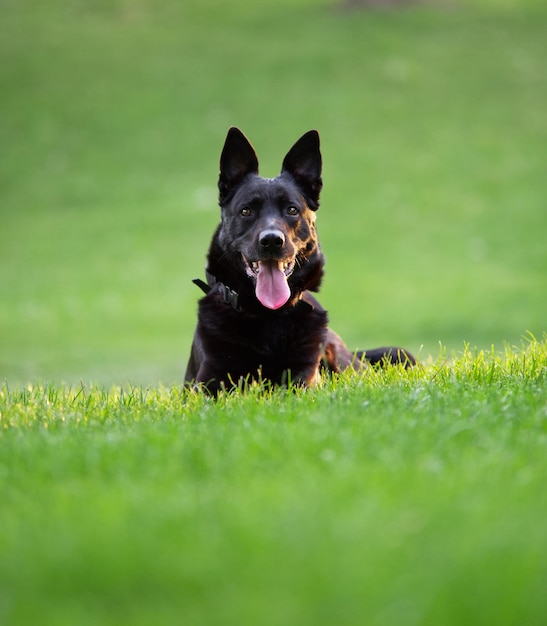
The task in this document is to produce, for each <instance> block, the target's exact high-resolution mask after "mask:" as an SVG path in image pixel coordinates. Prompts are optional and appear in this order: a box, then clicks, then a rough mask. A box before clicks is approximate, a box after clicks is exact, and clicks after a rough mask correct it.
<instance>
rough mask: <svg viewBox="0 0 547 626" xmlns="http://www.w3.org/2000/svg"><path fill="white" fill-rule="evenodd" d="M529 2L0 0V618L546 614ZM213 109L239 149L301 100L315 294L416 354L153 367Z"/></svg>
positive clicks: (543, 25)
mask: <svg viewBox="0 0 547 626" xmlns="http://www.w3.org/2000/svg"><path fill="white" fill-rule="evenodd" d="M546 33H547V7H546V6H545V3H544V2H542V1H539V0H537V1H536V0H518V1H517V0H499V1H496V0H459V1H458V0H451V1H450V2H448V1H447V2H444V3H441V2H440V0H439V2H434V0H431V1H430V2H428V3H423V5H422V6H412V7H409V8H407V9H404V10H372V11H371V10H355V11H351V10H342V9H341V8H340V6H335V3H332V2H327V1H326V0H325V1H317V2H316V1H313V0H276V1H275V2H273V0H261V1H260V2H252V3H249V2H247V1H245V2H244V1H243V0H234V1H231V2H224V3H221V2H215V1H213V0H188V1H186V0H185V2H175V1H174V0H173V1H160V2H152V1H151V0H93V1H90V2H83V1H80V0H71V1H70V2H66V1H64V0H48V2H44V3H32V2H30V1H27V0H0V107H1V109H0V110H1V115H0V624H2V625H4V624H5V625H6V626H23V625H25V626H26V625H27V624H40V625H45V626H64V625H66V626H73V625H74V624H78V625H79V626H80V625H81V626H95V625H99V624H100V625H101V626H109V625H112V626H124V625H126V624H127V625H128V626H129V625H130V626H141V625H142V626H144V625H146V626H148V625H152V624H154V625H156V624H191V625H192V626H201V625H203V626H210V625H216V624H219V625H220V624H222V625H230V626H231V625H234V626H235V625H236V624H237V625H238V626H239V625H246V624H249V625H251V624H252V625H253V626H254V625H255V624H260V625H264V626H274V625H279V626H281V625H283V626H293V625H294V626H321V625H323V624H325V625H327V624H329V625H330V624H335V625H336V626H346V625H347V626H349V625H351V626H353V625H355V626H361V625H362V624H366V625H367V626H414V625H416V626H422V625H425V626H429V625H431V626H460V625H461V624H468V625H470V626H478V625H480V626H482V625H485V626H486V625H488V626H489V625H490V624H496V626H505V625H507V626H509V625H511V626H513V625H515V624H519V625H520V624H522V625H526V626H536V625H537V626H539V625H540V624H544V623H545V615H546V614H547V601H546V600H545V589H546V588H547V566H546V563H547V533H546V532H545V523H544V520H545V518H546V514H547V493H546V490H545V478H546V471H547V454H546V444H547V429H546V418H547V385H546V383H547V380H546V376H547V335H546V334H545V333H546V331H547V324H546V322H545V320H546V312H547V245H546V244H545V235H546V233H547V212H546V211H545V198H547V177H546V176H545V164H546V163H547V141H546V139H547V115H546V111H547V78H546V74H545V61H546V59H547V36H546ZM233 124H235V125H238V126H240V127H241V128H242V129H243V130H244V131H245V132H246V133H247V134H248V136H249V137H250V138H251V140H252V141H253V143H254V144H255V146H256V148H257V151H258V154H259V157H260V158H261V165H262V169H261V171H262V173H263V174H265V175H275V174H276V173H277V172H278V170H279V167H280V164H281V159H282V157H283V156H284V154H285V153H286V151H287V149H288V148H289V147H290V145H291V144H292V143H293V142H294V140H295V139H296V138H297V137H299V136H300V135H301V134H302V133H303V132H304V131H306V130H308V129H309V128H317V129H319V131H320V133H321V137H322V147H323V156H324V166H325V171H324V184H325V186H324V192H323V196H322V206H321V209H320V211H319V214H318V220H319V222H318V225H319V232H320V235H321V240H322V244H323V248H324V251H325V253H326V256H327V259H328V266H327V274H326V277H325V281H324V287H323V289H322V291H321V301H322V303H323V304H324V305H325V306H326V308H328V310H329V314H330V318H331V322H332V325H333V327H334V328H335V329H336V330H337V331H338V332H339V333H340V334H341V335H342V336H343V337H344V338H345V339H346V340H347V342H348V344H349V345H350V346H352V347H353V346H355V347H361V348H368V347H374V346H375V345H380V344H385V343H397V344H400V345H404V346H406V347H408V348H409V349H411V350H413V351H415V352H416V353H419V354H420V358H421V360H422V362H423V364H424V365H423V367H420V368H417V369H415V370H412V371H410V372H402V371H399V370H398V369H390V370H388V371H386V372H375V371H369V372H365V373H362V374H361V375H345V376H342V377H340V378H335V379H333V380H325V381H323V383H322V385H320V386H319V387H318V388H317V389H313V390H309V391H307V392H302V391H296V392H286V391H283V390H276V391H271V390H261V389H251V390H250V391H249V393H247V394H246V395H241V394H238V393H236V394H233V395H230V396H222V397H221V398H220V399H219V401H218V402H213V401H211V400H210V399H208V398H206V397H204V396H203V395H200V394H196V393H192V392H188V391H187V390H184V389H183V388H182V387H181V384H180V381H181V378H182V376H183V373H184V369H185V361H186V358H187V354H188V348H189V345H190V341H191V336H192V332H193V327H194V324H195V312H196V302H197V299H198V297H199V295H200V294H199V291H198V290H197V289H196V288H195V287H194V286H193V285H192V284H191V279H192V278H195V277H197V276H201V275H202V273H203V268H204V261H205V252H206V248H207V245H208V241H209V238H210V236H211V234H212V231H213V229H214V227H215V226H216V223H217V220H218V209H217V206H216V189H215V186H216V178H217V175H218V157H219V153H220V149H221V147H222V143H223V141H224V137H225V133H226V130H227V128H228V127H229V126H230V125H233ZM534 336H535V337H536V338H537V339H534ZM523 337H525V339H523ZM492 345H494V346H495V348H492ZM465 346H469V347H465ZM510 346H517V347H510Z"/></svg>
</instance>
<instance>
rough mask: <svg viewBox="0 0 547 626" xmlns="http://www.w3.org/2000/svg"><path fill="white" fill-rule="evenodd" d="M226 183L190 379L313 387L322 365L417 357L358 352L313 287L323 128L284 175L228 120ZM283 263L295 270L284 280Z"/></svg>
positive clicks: (319, 272)
mask: <svg viewBox="0 0 547 626" xmlns="http://www.w3.org/2000/svg"><path fill="white" fill-rule="evenodd" d="M218 187H219V200H220V207H221V223H220V224H219V226H218V228H217V229H216V231H215V234H214V235H213V239H212V242H211V245H210V248H209V253H208V255H207V276H208V282H209V287H208V288H204V290H205V291H207V292H208V293H207V295H206V296H205V297H204V298H202V299H201V300H200V302H199V312H198V324H197V328H196V332H195V335H194V341H193V344H192V353H191V356H190V360H189V362H188V368H187V370H186V376H185V380H186V381H187V382H194V383H201V384H203V385H204V386H205V387H206V389H207V390H208V391H209V392H211V393H213V394H216V393H217V392H218V391H219V390H220V389H221V388H222V387H226V388H230V387H232V386H236V385H239V384H241V382H242V381H247V380H249V379H253V380H256V379H262V380H268V381H271V382H272V383H274V384H287V383H289V382H293V383H296V384H303V385H312V384H314V382H315V381H316V380H317V378H318V375H319V371H320V368H321V367H326V368H327V369H328V370H330V371H333V372H338V371H341V370H342V369H345V368H346V367H355V368H356V369H358V368H360V367H363V365H364V364H366V363H372V364H382V363H384V362H389V363H404V364H405V365H413V364H415V359H414V357H413V356H412V355H411V354H410V353H408V352H407V351H406V350H402V349H401V348H379V349H377V350H373V351H369V352H366V351H362V352H356V353H352V352H350V351H349V350H348V349H347V348H346V346H345V345H344V343H343V342H342V340H341V339H340V338H339V337H338V336H337V335H336V334H335V333H334V332H333V331H332V330H330V329H329V328H328V325H327V324H328V318H327V313H326V311H325V310H324V309H323V308H322V307H321V305H320V304H319V303H318V302H317V300H316V299H315V298H314V297H313V296H312V295H311V294H310V291H318V290H319V286H320V284H321V278H322V276H323V266H324V258H323V254H322V252H321V249H320V247H319V241H318V239H317V232H316V229H315V217H316V211H317V209H318V208H319V194H320V191H321V187H322V180H321V152H320V149H319V134H318V133H317V131H315V130H311V131H309V132H307V133H306V134H305V135H303V136H302V137H301V138H300V139H299V140H298V141H297V142H296V143H295V144H294V146H293V147H292V148H291V149H290V151H289V152H288V154H287V156H286V157H285V159H284V161H283V166H282V169H281V173H280V175H279V176H277V177H276V178H273V179H267V178H262V177H260V176H259V175H258V159H257V156H256V153H255V151H254V149H253V147H252V145H251V144H250V143H249V141H248V139H247V138H246V137H245V135H244V134H243V133H242V132H241V131H240V130H239V129H237V128H230V130H229V131H228V136H227V137H226V142H225V144H224V149H223V150H222V154H221V158H220V176H219V182H218ZM263 268H266V269H265V270H264V273H263V274H261V277H260V281H259V278H258V275H259V273H260V272H262V271H263ZM281 271H283V274H284V275H285V276H287V275H288V278H286V279H284V280H281V279H280V277H281V276H282V275H281V273H280V272H281ZM262 276H266V277H267V278H264V279H263V278H262ZM270 277H271V280H270ZM197 282H201V281H197ZM258 282H260V284H261V285H265V287H262V291H259V288H258ZM272 285H275V287H272ZM287 286H288V288H287ZM280 291H281V292H282V294H281V295H279V292H280ZM264 292H265V296H263V295H261V294H263V293H264ZM259 295H260V296H261V297H260V299H259ZM264 302H266V304H264Z"/></svg>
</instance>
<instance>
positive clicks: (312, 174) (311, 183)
mask: <svg viewBox="0 0 547 626" xmlns="http://www.w3.org/2000/svg"><path fill="white" fill-rule="evenodd" d="M321 164H322V161H321V151H320V150H319V133H318V132H317V131H316V130H310V131H308V132H307V133H306V134H305V135H302V137H300V139H299V140H298V141H297V142H296V143H295V144H294V146H293V147H292V148H291V149H290V150H289V152H288V154H287V156H286V157H285V159H284V161H283V167H282V168H281V173H282V174H283V172H288V173H289V174H290V175H291V176H292V177H293V178H294V180H295V181H296V183H297V184H298V186H299V187H300V188H301V189H302V191H303V192H304V195H305V196H306V198H307V200H308V203H309V206H310V209H313V210H314V211H316V210H317V209H318V208H319V194H320V192H321V187H322V186H323V181H322V180H321Z"/></svg>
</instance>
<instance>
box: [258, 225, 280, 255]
mask: <svg viewBox="0 0 547 626" xmlns="http://www.w3.org/2000/svg"><path fill="white" fill-rule="evenodd" d="M258 243H259V245H260V247H261V248H262V250H263V251H265V252H274V251H276V250H279V249H280V248H282V247H283V244H284V243H285V235H284V234H283V233H282V232H281V231H280V230H263V231H262V232H261V233H260V235H259V236H258Z"/></svg>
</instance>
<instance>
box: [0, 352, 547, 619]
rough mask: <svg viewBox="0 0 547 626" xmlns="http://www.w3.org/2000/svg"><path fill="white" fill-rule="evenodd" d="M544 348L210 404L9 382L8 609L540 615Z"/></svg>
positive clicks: (545, 502) (61, 613) (4, 399)
mask: <svg viewBox="0 0 547 626" xmlns="http://www.w3.org/2000/svg"><path fill="white" fill-rule="evenodd" d="M546 375H547V343H545V342H543V343H540V342H534V341H532V342H531V343H529V345H528V346H527V347H526V348H525V349H523V350H518V351H515V350H512V351H510V350H508V351H506V352H505V353H503V354H501V355H499V354H498V355H495V354H492V353H490V352H489V353H482V352H476V351H475V352H473V351H469V352H467V353H465V354H463V355H462V356H461V357H459V358H458V360H457V361H455V362H450V363H446V362H443V361H439V362H436V363H432V364H429V365H428V366H427V367H425V368H422V369H417V370H415V371H413V372H410V373H409V372H402V371H399V370H397V369H392V370H389V371H387V372H384V373H382V372H375V371H370V372H367V373H365V374H362V375H360V376H358V375H352V376H343V377H341V378H340V379H336V380H335V381H328V380H327V381H324V382H323V384H322V385H321V386H320V387H319V388H318V389H316V390H310V391H308V392H302V391H301V390H300V391H296V392H286V391H282V390H278V391H275V392H269V391H267V390H266V391H260V390H251V391H250V393H249V394H247V395H246V396H242V395H240V394H235V395H231V396H223V397H221V398H220V400H219V401H218V402H216V403H215V402H213V401H210V400H209V399H207V398H206V397H205V396H203V395H202V394H197V393H194V392H188V391H184V390H182V389H181V388H177V387H170V388H155V389H150V390H146V391H145V390H143V389H142V388H133V389H125V390H124V389H120V388H112V389H110V390H105V389H104V388H98V387H85V386H75V387H66V386H59V385H57V386H52V385H50V386H34V387H28V388H26V389H19V390H10V389H8V388H6V387H5V388H4V389H3V390H2V391H1V392H0V410H1V412H2V420H1V424H2V427H3V431H2V434H1V436H0V443H1V447H2V459H1V463H0V470H1V483H0V485H1V487H0V501H1V503H2V504H1V508H2V531H1V533H0V589H1V590H2V591H1V593H0V615H1V616H2V623H3V624H6V625H11V624H21V625H22V624H44V625H52V626H53V625H54V626H59V625H63V624H67V625H69V624H83V625H87V624H90V625H91V624H101V625H103V626H104V625H109V624H112V625H113V626H114V625H115V626H121V625H124V624H127V625H128V626H129V625H131V626H134V625H141V624H142V625H145V624H146V625H148V624H150V625H151V624H192V625H195V626H200V625H202V624H203V625H208V626H210V625H211V624H234V625H235V624H264V625H266V626H268V625H277V624H279V625H281V624H283V625H292V624H294V625H295V626H296V625H298V626H307V625H309V626H320V625H322V624H325V625H327V624H338V625H341V626H344V625H358V624H370V625H378V626H380V625H385V626H394V625H399V624H400V625H405V626H407V625H409V624H410V625H412V624H424V625H425V624H431V625H432V626H433V625H438V624H443V625H445V626H450V625H454V626H459V625H460V624H470V625H479V624H480V625H482V624H497V625H508V626H509V625H514V624H526V625H527V626H532V625H538V626H539V625H540V624H543V623H544V617H545V611H546V610H547V601H546V599H545V593H544V591H545V586H546V585H547V569H546V566H545V563H546V560H545V556H546V554H547V535H546V533H545V524H544V519H545V513H546V511H547V496H546V491H545V475H546V471H547V454H546V444H547V436H546V435H547V433H546V429H545V420H546V417H547V390H546V382H547V381H546Z"/></svg>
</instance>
